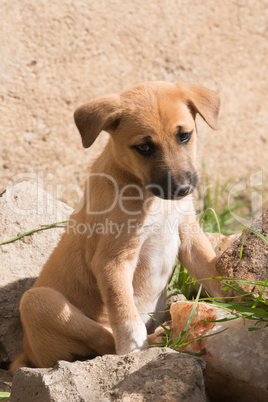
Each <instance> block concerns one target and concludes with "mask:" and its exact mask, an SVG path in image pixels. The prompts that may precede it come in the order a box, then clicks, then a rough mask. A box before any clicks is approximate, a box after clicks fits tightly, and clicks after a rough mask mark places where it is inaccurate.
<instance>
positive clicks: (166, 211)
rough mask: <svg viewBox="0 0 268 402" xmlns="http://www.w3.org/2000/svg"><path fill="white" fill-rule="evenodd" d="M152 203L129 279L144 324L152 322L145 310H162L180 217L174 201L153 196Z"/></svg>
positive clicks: (175, 249) (178, 242) (177, 240)
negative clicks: (132, 276)
mask: <svg viewBox="0 0 268 402" xmlns="http://www.w3.org/2000/svg"><path fill="white" fill-rule="evenodd" d="M181 202H182V201H181ZM181 202H180V203H181ZM156 203H157V204H156ZM156 203H155V205H153V208H152V211H151V213H149V214H148V216H147V217H146V220H145V222H144V224H143V227H142V245H141V251H140V255H139V261H138V264H137V267H136V270H135V274H134V279H133V287H134V300H135V304H136V306H137V308H138V311H139V313H140V316H141V319H142V321H143V322H144V323H145V324H147V326H150V325H151V324H150V325H149V324H148V323H149V321H150V322H151V321H152V320H150V316H149V315H148V313H153V312H158V311H163V310H164V309H165V301H166V286H167V283H168V280H169V279H170V277H171V275H172V272H173V268H174V263H175V259H176V256H177V255H178V251H179V246H180V238H179V232H178V228H179V225H180V223H181V221H182V219H183V214H182V213H181V212H180V211H179V210H178V209H179V208H178V203H177V202H174V201H166V200H160V199H157V200H156Z"/></svg>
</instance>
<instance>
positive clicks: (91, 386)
mask: <svg viewBox="0 0 268 402" xmlns="http://www.w3.org/2000/svg"><path fill="white" fill-rule="evenodd" d="M204 370H205V363H204V362H203V361H202V360H201V359H199V358H195V357H193V356H189V355H184V354H181V353H178V352H175V351H172V350H170V349H166V348H152V349H147V350H145V351H142V352H138V353H133V354H128V355H124V356H116V355H105V356H103V357H96V358H95V359H93V360H88V361H85V362H80V361H77V362H74V363H69V362H65V361H60V362H58V364H57V365H56V366H55V367H54V368H53V369H29V368H27V369H26V368H24V369H20V370H18V371H17V372H16V374H15V376H14V380H13V386H12V394H11V401H12V402H25V401H31V402H66V401H68V402H76V401H77V402H78V401H79V402H82V401H86V402H88V401H94V402H95V401H101V402H107V401H114V400H119V401H125V402H127V401H137V402H141V401H188V402H203V401H207V398H206V393H205V384H204Z"/></svg>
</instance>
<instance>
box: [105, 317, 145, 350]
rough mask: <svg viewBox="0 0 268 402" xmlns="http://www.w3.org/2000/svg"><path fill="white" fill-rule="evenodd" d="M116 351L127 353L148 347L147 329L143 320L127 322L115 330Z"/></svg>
mask: <svg viewBox="0 0 268 402" xmlns="http://www.w3.org/2000/svg"><path fill="white" fill-rule="evenodd" d="M113 332H114V337H115V345H116V353H117V354H118V355H125V354H127V353H131V352H138V351H140V350H144V349H147V347H148V342H147V331H146V327H145V325H144V324H143V322H129V321H127V322H125V323H124V324H123V325H122V324H121V326H120V328H117V330H114V331H113Z"/></svg>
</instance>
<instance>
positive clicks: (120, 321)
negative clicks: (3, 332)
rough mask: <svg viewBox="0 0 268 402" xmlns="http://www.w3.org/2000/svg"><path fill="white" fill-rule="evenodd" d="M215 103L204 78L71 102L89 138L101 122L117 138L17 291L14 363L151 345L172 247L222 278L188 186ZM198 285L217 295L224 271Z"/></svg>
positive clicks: (86, 141) (193, 266)
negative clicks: (200, 83)
mask: <svg viewBox="0 0 268 402" xmlns="http://www.w3.org/2000/svg"><path fill="white" fill-rule="evenodd" d="M219 104H220V102H219V98H218V96H217V94H216V93H215V92H213V91H210V90H208V89H205V88H201V87H197V86H193V85H188V84H184V83H175V84H170V83H164V82H151V83H145V84H141V85H138V86H136V87H134V88H131V89H130V90H128V91H125V92H123V93H121V94H116V95H111V96H106V97H102V98H100V99H97V100H93V101H91V102H89V103H87V104H85V105H84V106H82V107H80V108H78V109H77V110H76V112H75V122H76V125H77V127H78V130H79V131H80V134H81V136H82V141H83V145H84V147H86V148H87V147H89V146H91V145H92V144H93V142H94V141H95V139H96V138H97V136H98V135H99V134H100V132H101V131H102V130H105V131H107V132H108V133H109V134H110V140H109V142H108V143H107V145H106V147H105V149H104V151H103V152H102V154H101V155H100V156H99V157H98V158H97V160H96V161H95V163H94V164H93V166H92V170H91V174H90V176H89V178H88V181H87V183H86V186H85V193H84V199H83V200H82V201H81V202H80V204H79V205H78V206H77V208H76V210H75V211H74V213H73V214H72V216H71V218H70V222H69V224H68V226H67V229H66V232H65V234H64V235H63V236H62V239H61V241H60V243H59V245H58V246H57V247H56V249H55V250H54V251H53V253H52V255H51V256H50V258H49V260H48V261H47V263H46V264H45V266H44V268H43V270H42V272H41V274H40V276H39V278H38V279H37V281H36V283H35V284H34V286H33V288H32V289H30V290H29V291H27V292H26V293H25V294H24V295H23V297H22V300H21V304H20V313H21V320H22V324H23V330H24V340H23V348H24V352H23V353H22V354H21V355H19V356H18V357H17V358H16V359H15V361H14V362H13V364H12V367H11V370H12V371H13V372H15V371H16V369H18V368H19V367H21V366H25V365H26V366H27V365H29V366H33V367H51V366H53V365H54V364H55V363H56V361H57V360H59V359H65V360H72V359H74V358H75V356H96V355H103V354H105V353H118V354H125V353H129V352H134V351H138V350H141V349H144V348H146V347H147V335H148V334H152V333H153V332H154V329H155V325H154V321H153V320H152V319H151V318H150V317H149V315H148V313H154V312H155V313H156V312H159V311H163V310H164V309H165V299H166V285H167V282H168V280H169V278H170V277H171V275H172V271H173V266H174V261H175V258H176V256H177V255H179V259H180V261H181V262H182V263H183V265H184V266H185V267H186V268H187V269H188V270H189V271H190V273H191V274H192V275H193V276H194V277H195V278H196V279H202V278H207V277H213V276H217V273H216V271H215V268H214V262H215V258H216V256H215V253H214V251H213V249H212V247H211V245H210V243H209V241H208V240H207V238H206V237H205V236H204V234H203V233H202V231H201V229H200V227H199V225H198V223H197V222H196V220H195V214H194V209H193V204H192V199H191V196H190V194H191V193H192V191H193V190H194V188H195V186H196V184H197V175H196V171H195V152H196V151H195V148H196V145H195V143H196V126H195V116H196V113H199V114H200V115H201V116H202V117H203V118H204V120H205V121H206V122H207V123H208V124H209V125H210V127H212V128H213V129H216V128H217V116H218V112H219ZM203 285H204V287H205V288H206V289H207V290H208V291H209V292H210V293H211V294H212V295H214V296H219V295H220V293H221V292H220V283H219V282H218V281H216V280H211V281H205V282H204V283H203ZM160 318H161V315H160V314H158V319H160Z"/></svg>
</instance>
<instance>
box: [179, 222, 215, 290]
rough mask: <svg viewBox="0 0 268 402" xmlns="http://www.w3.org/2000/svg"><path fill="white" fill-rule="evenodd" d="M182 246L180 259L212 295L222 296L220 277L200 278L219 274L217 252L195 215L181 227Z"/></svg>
mask: <svg viewBox="0 0 268 402" xmlns="http://www.w3.org/2000/svg"><path fill="white" fill-rule="evenodd" d="M179 235H180V239H181V247H180V250H179V260H180V262H181V263H182V264H183V265H184V266H185V268H186V269H187V270H188V271H189V272H190V274H191V275H192V276H193V277H194V278H195V279H197V280H199V282H200V283H202V285H203V286H204V288H205V289H207V291H208V292H209V293H210V295H211V296H214V297H221V296H222V290H221V282H220V281H219V280H218V279H211V280H206V281H201V280H200V279H205V278H212V277H217V276H219V274H218V272H217V271H216V268H215V262H216V259H217V257H216V253H215V251H214V250H213V248H212V246H211V244H210V241H209V240H208V238H207V237H206V235H205V234H204V232H203V231H202V229H201V228H200V226H199V224H198V223H197V222H196V220H195V218H194V217H189V216H188V217H187V218H186V219H185V221H184V223H183V224H182V225H181V226H180V227H179Z"/></svg>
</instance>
